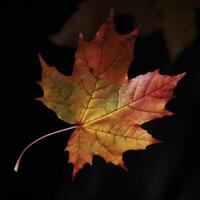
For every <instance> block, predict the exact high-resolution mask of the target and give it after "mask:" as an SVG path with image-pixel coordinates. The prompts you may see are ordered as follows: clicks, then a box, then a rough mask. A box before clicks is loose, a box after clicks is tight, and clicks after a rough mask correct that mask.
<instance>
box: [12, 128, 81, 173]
mask: <svg viewBox="0 0 200 200" xmlns="http://www.w3.org/2000/svg"><path fill="white" fill-rule="evenodd" d="M76 128H78V126H72V127H68V128H64V129H61V130H58V131H54V132H52V133H48V134H46V135H43V136H42V137H39V138H38V139H36V140H34V141H33V142H31V143H30V144H29V145H27V146H26V147H25V148H24V150H23V151H22V152H21V154H20V156H19V157H18V159H17V162H16V164H15V167H14V171H15V172H18V170H19V165H20V162H21V159H22V157H23V155H24V153H25V152H26V151H27V150H28V149H29V148H30V147H31V146H33V145H34V144H35V143H37V142H39V141H40V140H43V139H45V138H47V137H49V136H52V135H56V134H58V133H63V132H65V131H68V130H72V129H76Z"/></svg>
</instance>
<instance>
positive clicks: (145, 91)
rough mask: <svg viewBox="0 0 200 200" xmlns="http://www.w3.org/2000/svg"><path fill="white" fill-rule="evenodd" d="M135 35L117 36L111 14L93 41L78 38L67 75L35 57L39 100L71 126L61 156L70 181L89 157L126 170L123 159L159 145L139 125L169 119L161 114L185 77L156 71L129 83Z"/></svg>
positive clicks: (167, 112)
mask: <svg viewBox="0 0 200 200" xmlns="http://www.w3.org/2000/svg"><path fill="white" fill-rule="evenodd" d="M137 33H138V30H137V29H136V30H134V31H132V32H131V33H129V34H126V35H120V34H118V33H117V32H116V30H115V25H114V23H113V13H112V12H111V15H110V17H109V18H108V20H107V22H106V23H105V24H103V25H101V27H100V29H99V31H98V32H97V33H96V36H95V37H94V39H93V40H92V41H90V42H88V41H84V39H83V36H82V35H81V34H80V36H79V44H78V49H77V52H76V60H75V65H74V69H73V73H72V75H71V76H65V75H63V74H61V73H60V72H58V71H57V69H56V68H55V67H49V66H48V65H47V64H46V63H45V61H44V60H43V58H42V57H41V56H40V62H41V65H42V80H41V81H40V85H41V87H42V88H43V90H44V96H43V97H41V98H39V100H40V101H42V102H43V104H45V105H46V106H47V107H48V108H50V109H51V110H53V111H54V112H55V113H56V114H57V116H58V117H59V118H60V119H62V120H63V121H65V122H67V123H70V124H75V125H76V130H74V132H73V133H72V135H71V137H70V139H69V141H68V144H67V147H66V149H65V150H66V151H69V162H70V163H73V166H74V170H73V177H74V176H75V175H76V174H77V172H78V171H79V170H80V169H81V168H82V167H83V166H84V165H85V164H86V163H89V164H91V165H92V158H93V156H94V155H98V156H100V157H102V158H103V159H104V160H105V161H106V162H111V163H113V164H115V165H119V166H121V167H123V168H125V166H124V163H123V160H122V154H123V153H124V152H125V151H127V150H139V149H145V148H146V147H147V146H148V145H151V144H154V143H157V142H159V141H158V140H156V139H154V138H153V137H152V136H151V135H150V134H149V133H148V132H147V131H146V130H144V129H143V128H142V127H141V125H142V124H143V123H145V122H148V121H150V120H153V119H156V118H160V117H163V116H170V115H172V113H171V112H169V111H167V110H166V109H165V105H166V103H167V102H168V101H169V100H170V99H171V97H172V96H173V89H174V88H175V87H176V85H177V83H178V81H179V80H180V79H181V78H182V77H183V76H184V75H185V73H183V74H179V75H175V76H167V75H160V74H159V71H158V70H156V71H154V72H149V73H147V74H145V75H140V76H137V77H135V78H133V79H128V75H127V71H128V68H129V65H130V63H131V62H132V61H133V50H134V45H133V42H134V41H135V39H136V36H137Z"/></svg>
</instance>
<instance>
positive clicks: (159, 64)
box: [1, 0, 200, 200]
mask: <svg viewBox="0 0 200 200" xmlns="http://www.w3.org/2000/svg"><path fill="white" fill-rule="evenodd" d="M55 2H56V1H55ZM55 2H53V3H50V2H48V3H46V2H41V1H39V0H37V1H32V2H31V1H30V2H29V3H27V2H25V1H24V2H22V1H21V2H17V3H13V2H8V3H7V5H5V7H3V8H5V9H4V11H5V12H3V16H2V19H3V21H4V23H3V29H2V33H3V36H2V37H1V40H2V43H3V44H4V45H3V46H1V47H2V49H3V54H1V55H3V59H5V61H6V62H5V63H3V59H2V64H1V65H2V70H1V81H2V83H1V86H2V93H1V94H2V100H3V103H2V104H1V106H2V110H4V111H5V112H1V114H2V116H3V119H4V120H5V123H4V121H3V122H2V131H1V133H2V137H3V138H4V140H3V147H4V150H3V153H4V157H3V158H4V159H3V163H4V165H5V169H3V170H2V173H3V174H6V177H5V180H3V179H1V181H2V183H3V185H4V186H5V189H4V190H3V191H4V192H5V196H4V197H3V198H2V199H21V200H23V199H26V200H40V199H43V200H45V199H47V200H68V199H69V200H71V199H72V200H76V199H116V198H120V199H135V200H161V199H162V200H168V199H170V200H172V199H173V200H197V199H199V195H198V192H199V190H200V184H199V180H200V172H199V170H200V166H199V162H198V161H199V153H198V146H199V145H198V143H199V140H198V136H199V134H200V132H199V130H198V127H199V125H198V123H199V120H198V111H197V107H198V104H199V91H198V90H199V86H200V59H199V56H200V34H199V31H200V20H199V19H200V11H199V10H196V11H195V16H196V25H197V28H198V35H197V37H196V38H195V40H194V42H193V44H192V45H191V46H189V47H188V48H186V49H185V50H184V51H183V52H182V53H181V54H180V55H179V56H178V57H177V58H176V59H175V61H173V62H172V61H171V59H170V56H169V53H168V50H167V48H166V42H165V40H164V37H163V33H162V31H160V32H157V33H154V34H152V35H149V36H146V37H140V36H139V37H138V39H137V41H136V49H135V56H136V58H135V60H134V62H133V65H132V66H131V67H130V70H129V76H130V77H134V76H136V75H138V74H144V73H146V72H148V71H151V70H154V69H157V68H160V69H161V73H163V74H178V73H182V72H187V76H186V77H185V78H184V79H183V80H181V81H180V83H179V84H178V86H177V88H176V90H175V95H176V96H177V98H176V99H173V100H172V101H170V102H169V103H168V104H167V108H168V109H169V110H170V111H172V112H175V113H176V115H174V116H172V117H165V118H162V119H158V120H154V121H152V122H149V123H146V124H144V125H143V127H144V128H145V129H147V130H148V132H150V133H151V134H152V135H153V136H154V137H155V138H157V139H161V140H163V141H164V143H162V144H157V145H153V146H149V147H148V148H147V150H146V151H129V152H126V153H124V161H125V164H126V166H127V168H128V169H129V171H128V172H126V171H124V170H122V169H120V168H118V167H115V166H113V165H111V164H106V163H105V162H104V160H103V159H101V158H99V157H94V159H93V166H92V167H91V166H89V165H86V166H85V167H84V169H83V170H81V171H80V172H79V173H78V175H77V177H76V178H75V180H74V181H73V182H72V180H71V174H72V165H68V164H67V162H68V154H67V153H66V152H63V149H64V148H65V145H66V144H67V141H68V138H69V136H70V134H71V133H70V132H69V133H65V134H60V135H57V136H52V137H50V138H48V139H46V140H44V141H41V142H40V143H38V144H37V145H35V146H33V147H32V148H31V149H30V150H29V151H28V152H27V154H26V155H25V156H24V158H23V159H22V162H21V166H20V170H19V172H18V173H15V172H14V171H13V168H14V165H15V161H16V159H17V157H18V156H19V153H20V152H21V150H22V149H23V148H24V147H25V146H26V145H27V144H28V143H30V142H31V141H33V140H34V139H36V138H38V137H40V136H42V135H44V134H45V133H49V132H52V131H55V130H58V129H61V128H65V127H67V126H69V125H68V124H66V123H64V122H62V121H60V120H59V119H58V118H57V117H56V115H55V114H54V113H53V112H52V111H51V110H49V109H47V108H46V107H45V106H44V105H42V104H41V103H40V102H38V101H36V100H35V98H36V97H39V96H42V94H43V92H42V89H41V88H40V87H39V85H38V84H37V81H38V80H40V73H41V67H40V64H39V61H38V53H39V52H40V53H41V54H42V55H43V56H44V58H45V60H46V61H47V63H48V64H50V65H55V66H56V67H57V69H58V70H59V71H60V72H62V73H64V74H68V75H69V74H70V73H71V71H72V67H73V63H74V53H75V50H76V49H75V48H74V49H73V48H67V47H58V46H56V45H53V44H52V43H51V42H50V41H49V40H48V38H47V35H49V34H52V33H55V32H57V31H58V30H59V29H60V28H61V26H62V24H63V23H64V22H65V21H66V20H68V19H69V17H70V16H71V14H73V13H74V12H76V11H77V8H78V7H77V6H78V1H66V2H58V3H55ZM115 21H116V25H117V30H118V31H119V32H120V33H122V34H123V33H127V32H128V31H130V30H132V28H133V27H134V21H133V20H132V19H131V18H130V17H129V16H126V15H122V16H116V18H115ZM4 126H5V129H4ZM2 196H3V193H2Z"/></svg>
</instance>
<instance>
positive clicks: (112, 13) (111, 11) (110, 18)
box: [107, 8, 114, 21]
mask: <svg viewBox="0 0 200 200" xmlns="http://www.w3.org/2000/svg"><path fill="white" fill-rule="evenodd" d="M113 18H114V10H113V8H111V9H110V13H109V17H108V19H107V20H108V21H113Z"/></svg>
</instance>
